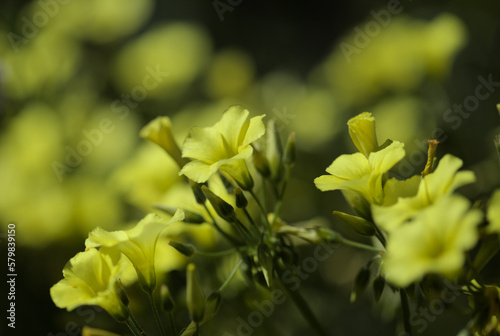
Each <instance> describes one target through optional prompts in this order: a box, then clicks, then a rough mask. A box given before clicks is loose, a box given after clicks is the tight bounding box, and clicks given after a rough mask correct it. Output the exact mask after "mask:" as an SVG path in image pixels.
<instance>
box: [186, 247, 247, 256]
mask: <svg viewBox="0 0 500 336" xmlns="http://www.w3.org/2000/svg"><path fill="white" fill-rule="evenodd" d="M238 251H239V250H238V249H236V248H233V249H229V250H224V251H216V252H203V251H198V250H197V251H196V252H194V254H195V255H199V256H201V257H207V258H219V257H225V256H228V255H231V254H233V253H236V252H238Z"/></svg>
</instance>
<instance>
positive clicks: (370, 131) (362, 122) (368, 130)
mask: <svg viewBox="0 0 500 336" xmlns="http://www.w3.org/2000/svg"><path fill="white" fill-rule="evenodd" d="M347 126H348V127H349V135H350V136H351V140H352V142H353V143H354V145H355V146H356V148H357V149H358V150H359V151H360V152H361V153H363V154H364V155H365V156H366V157H368V155H370V153H371V152H373V151H375V150H376V149H377V148H378V143H377V135H376V133H375V118H374V117H372V114H371V113H369V112H363V113H360V114H358V115H357V116H355V117H354V118H351V119H349V121H348V122H347Z"/></svg>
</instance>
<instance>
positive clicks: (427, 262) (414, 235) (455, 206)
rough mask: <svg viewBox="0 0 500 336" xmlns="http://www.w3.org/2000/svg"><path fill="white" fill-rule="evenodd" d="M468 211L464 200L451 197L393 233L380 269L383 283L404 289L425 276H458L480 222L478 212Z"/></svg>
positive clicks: (472, 244) (442, 200)
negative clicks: (431, 274) (382, 272)
mask: <svg viewBox="0 0 500 336" xmlns="http://www.w3.org/2000/svg"><path fill="white" fill-rule="evenodd" d="M469 207H470V203H469V201H468V200H467V199H465V198H463V197H461V196H457V195H450V196H448V197H444V198H441V199H440V200H439V201H438V202H436V203H435V204H433V205H431V206H429V207H428V208H426V209H424V210H421V211H420V212H419V213H418V215H417V216H416V217H415V218H414V219H413V221H411V222H409V223H408V224H405V225H403V226H401V227H399V228H398V229H397V230H395V231H394V232H392V233H391V234H390V235H389V238H388V241H387V254H386V255H385V256H384V263H383V266H382V267H383V271H384V273H385V277H386V279H387V280H388V281H389V282H391V283H392V284H394V285H396V286H399V287H406V286H408V285H409V284H411V283H412V282H414V281H418V280H420V279H421V278H422V277H423V276H424V275H425V274H427V273H437V274H442V275H444V276H447V277H451V276H455V275H457V273H459V272H460V270H461V269H462V266H463V263H464V261H465V256H464V252H465V251H467V250H468V249H470V248H472V247H474V245H475V244H476V241H477V239H478V233H477V230H476V227H477V225H478V224H479V223H480V222H481V220H482V213H481V211H479V210H477V209H473V210H469Z"/></svg>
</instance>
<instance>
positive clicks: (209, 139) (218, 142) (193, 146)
mask: <svg viewBox="0 0 500 336" xmlns="http://www.w3.org/2000/svg"><path fill="white" fill-rule="evenodd" d="M235 154H237V153H236V150H235V151H234V153H232V154H231V155H229V156H228V152H227V148H226V145H225V144H224V141H223V138H222V135H221V134H220V133H219V131H218V130H217V129H216V128H214V127H206V128H201V127H193V128H191V130H190V131H189V134H188V137H187V138H186V140H185V141H184V145H183V147H182V157H184V158H186V157H188V158H192V159H196V160H201V161H203V162H205V163H208V164H212V163H214V162H217V161H218V160H220V159H224V158H227V157H230V156H232V155H235Z"/></svg>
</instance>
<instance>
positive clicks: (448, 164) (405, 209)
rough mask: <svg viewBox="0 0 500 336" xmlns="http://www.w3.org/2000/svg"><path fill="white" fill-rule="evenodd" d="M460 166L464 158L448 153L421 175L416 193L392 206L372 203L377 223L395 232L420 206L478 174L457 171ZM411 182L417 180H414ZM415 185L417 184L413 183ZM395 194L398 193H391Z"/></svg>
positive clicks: (388, 230) (425, 205) (471, 180)
mask: <svg viewBox="0 0 500 336" xmlns="http://www.w3.org/2000/svg"><path fill="white" fill-rule="evenodd" d="M461 166H462V160H461V159H459V158H457V157H455V156H453V155H450V154H447V155H445V156H444V157H443V158H442V159H441V160H440V161H439V164H438V166H437V168H436V170H435V171H434V172H433V173H430V174H428V175H426V176H425V177H423V178H421V179H420V184H419V186H418V191H417V193H416V195H415V196H412V197H403V196H402V197H399V198H398V200H397V202H396V203H395V204H393V205H391V206H380V205H377V204H375V205H373V206H372V213H373V218H374V220H375V222H376V223H377V225H379V226H380V227H381V228H382V229H384V230H386V231H387V232H392V231H394V230H395V229H396V228H398V227H399V226H400V225H401V224H402V223H403V222H405V221H407V220H409V219H410V218H412V217H413V216H414V215H416V214H417V213H418V211H419V210H421V209H423V208H425V207H427V206H429V205H431V204H433V203H434V202H436V201H437V200H438V199H440V198H441V197H443V196H446V195H449V194H451V193H452V192H453V191H454V190H455V189H457V188H459V187H461V186H463V185H466V184H469V183H472V182H474V181H475V176H474V173H473V172H472V171H460V172H457V171H458V169H459V168H460V167H461ZM412 182H413V183H414V182H415V180H413V181H412ZM412 188H414V184H413V187H412ZM412 188H410V189H412ZM392 197H393V198H394V197H395V196H394V195H392Z"/></svg>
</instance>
